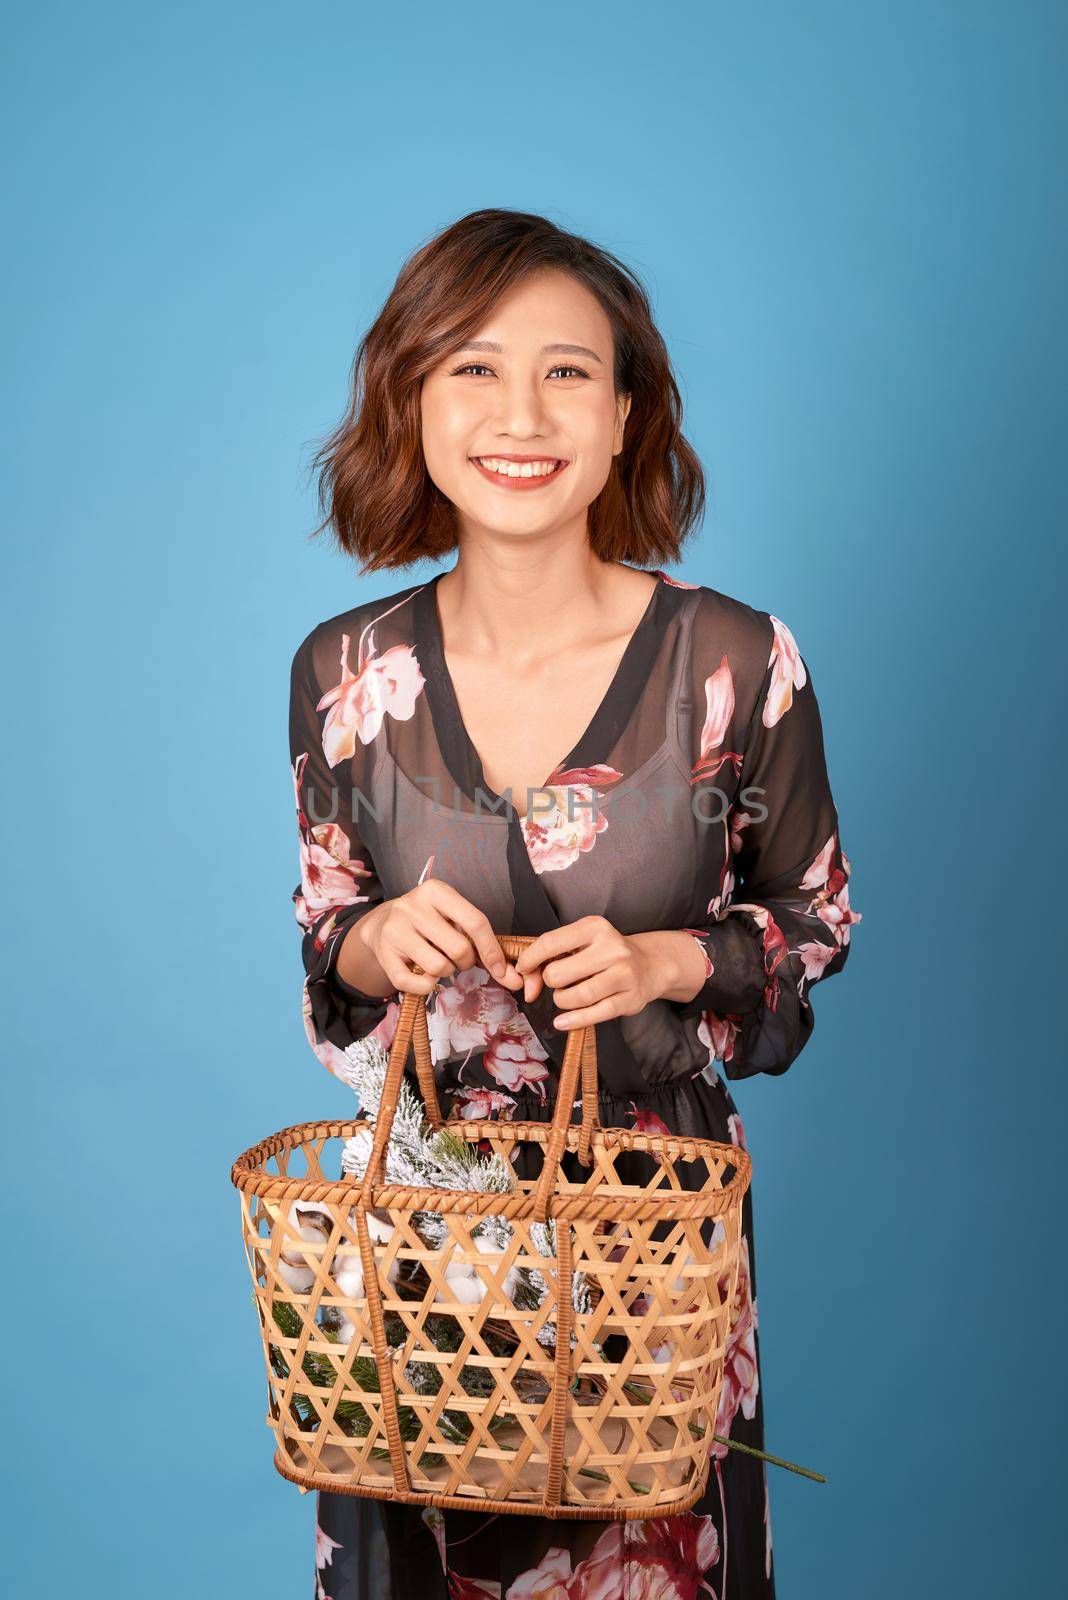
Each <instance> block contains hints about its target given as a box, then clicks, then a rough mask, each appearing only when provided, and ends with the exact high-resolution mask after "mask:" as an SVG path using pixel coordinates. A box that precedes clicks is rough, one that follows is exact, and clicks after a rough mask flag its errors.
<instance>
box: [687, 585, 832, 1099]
mask: <svg viewBox="0 0 1068 1600" xmlns="http://www.w3.org/2000/svg"><path fill="white" fill-rule="evenodd" d="M768 621H769V623H770V626H771V628H772V630H773V636H772V642H771V653H770V659H769V661H768V665H767V670H766V672H765V674H764V679H763V682H762V684H761V686H760V690H759V692H758V695H757V700H756V705H755V708H754V711H753V715H752V718H751V720H750V723H749V727H748V730H747V734H746V739H745V747H744V751H743V754H742V763H741V769H740V775H739V787H738V792H737V795H736V797H735V800H734V802H733V804H732V805H731V809H730V811H729V813H728V815H727V818H726V823H725V826H726V829H727V833H728V855H727V865H726V867H725V869H724V873H723V877H722V880H721V882H720V883H719V884H718V885H716V886H715V888H716V893H715V895H714V896H713V898H712V899H711V900H710V901H709V906H708V913H709V915H708V921H707V922H706V923H702V925H701V926H700V927H699V928H691V929H688V930H687V931H688V932H690V933H692V934H693V935H694V937H695V938H696V939H697V942H698V944H699V945H700V947H701V949H702V950H703V952H704V955H705V959H706V962H707V965H708V976H707V978H706V981H705V984H704V986H703V988H702V989H701V990H700V991H699V993H698V994H697V995H696V996H695V997H694V998H693V999H692V1000H690V1001H688V1002H686V1004H685V1005H683V1006H681V1007H679V1010H680V1011H681V1013H682V1015H683V1016H693V1015H695V1014H697V1013H698V1012H701V1013H703V1014H704V1017H705V1021H706V1024H707V1027H708V1030H709V1034H710V1038H711V1042H712V1046H713V1049H714V1052H715V1055H716V1058H717V1059H718V1060H720V1061H722V1063H723V1070H724V1072H725V1074H726V1076H727V1077H728V1078H746V1077H751V1076H753V1075H754V1074H755V1073H758V1072H766V1073H771V1074H778V1073H781V1072H785V1071H786V1069H787V1067H789V1066H790V1064H791V1063H792V1062H793V1061H794V1060H796V1058H797V1056H798V1055H799V1054H800V1052H801V1051H802V1050H803V1049H804V1047H805V1045H806V1044H807V1042H808V1039H809V1037H810V1035H811V1033H812V1029H813V1026H814V1021H815V1019H814V1016H813V1012H812V1003H811V999H810V995H811V991H812V988H813V986H814V985H815V984H817V983H819V982H821V981H822V980H823V979H825V978H828V977H830V976H831V975H832V974H833V973H835V972H841V970H842V968H843V967H844V966H845V964H846V960H847V958H848V955H849V931H850V928H851V926H852V925H853V924H855V923H858V922H859V921H860V920H861V919H860V913H859V912H857V911H853V910H851V909H850V905H849V861H848V858H847V857H846V855H845V853H844V851H843V850H842V846H841V840H840V837H839V827H838V813H837V810H836V807H835V804H834V799H833V797H832V794H831V788H830V783H829V780H828V775H827V764H826V757H825V751H824V741H823V727H822V723H821V719H820V712H819V705H818V703H817V700H816V694H815V690H814V688H813V683H812V675H811V673H810V672H809V670H808V667H807V665H806V663H805V661H804V660H803V658H802V656H801V654H800V652H799V650H798V648H797V645H796V643H795V641H794V637H793V635H792V633H791V632H790V630H789V628H788V627H787V626H786V624H785V623H783V622H781V621H780V620H779V619H778V618H777V617H772V616H770V615H769V616H768ZM740 937H741V938H744V940H745V943H744V944H743V943H740V942H739V941H740Z"/></svg>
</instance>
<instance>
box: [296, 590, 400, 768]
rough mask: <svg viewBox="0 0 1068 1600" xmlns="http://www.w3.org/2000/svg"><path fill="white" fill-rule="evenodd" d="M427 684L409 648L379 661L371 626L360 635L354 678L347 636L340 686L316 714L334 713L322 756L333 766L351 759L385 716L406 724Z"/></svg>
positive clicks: (343, 644) (343, 641)
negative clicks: (324, 710)
mask: <svg viewBox="0 0 1068 1600" xmlns="http://www.w3.org/2000/svg"><path fill="white" fill-rule="evenodd" d="M385 614H386V615H387V616H388V615H389V613H388V612H386V613H385ZM378 620H379V619H378V618H376V619H375V621H378ZM425 682H426V679H425V678H424V677H423V674H422V672H421V671H420V669H419V663H418V661H417V660H416V658H415V651H414V650H413V649H412V647H411V645H409V644H395V645H393V646H392V647H391V648H390V649H389V650H387V651H386V652H385V654H384V655H382V656H376V655H375V646H374V632H373V623H368V625H367V627H366V628H365V629H364V631H363V633H361V635H360V645H359V659H358V666H357V670H356V671H355V672H353V670H352V668H351V667H350V666H349V635H348V634H347V633H345V634H342V636H341V682H340V683H339V684H337V685H336V686H335V687H334V688H333V689H328V690H327V691H326V693H325V694H324V695H323V697H322V699H321V700H320V701H319V703H318V705H317V706H316V708H315V709H316V711H322V710H323V709H324V708H325V707H327V706H329V708H330V709H329V711H328V712H327V717H326V721H325V722H324V724H323V753H324V754H325V756H326V759H327V761H328V762H329V764H330V766H332V767H336V766H337V764H338V762H339V761H346V760H349V759H351V757H352V756H354V755H355V753H356V740H357V739H359V741H360V743H361V744H370V742H371V740H372V739H373V738H375V736H376V735H377V734H378V732H379V729H380V728H381V726H382V723H383V722H384V721H385V718H386V715H387V713H388V715H389V716H391V717H394V718H396V720H397V721H398V722H407V721H408V719H409V717H411V716H412V715H413V714H414V712H415V702H416V700H417V699H418V698H419V695H420V694H421V693H422V689H423V685H424V683H425Z"/></svg>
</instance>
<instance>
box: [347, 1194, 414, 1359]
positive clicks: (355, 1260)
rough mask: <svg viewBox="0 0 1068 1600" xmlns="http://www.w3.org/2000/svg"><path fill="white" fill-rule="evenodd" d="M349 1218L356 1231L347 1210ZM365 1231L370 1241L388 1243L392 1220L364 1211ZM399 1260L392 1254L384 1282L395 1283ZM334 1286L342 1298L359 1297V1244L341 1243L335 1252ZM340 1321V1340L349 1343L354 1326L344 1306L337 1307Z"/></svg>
mask: <svg viewBox="0 0 1068 1600" xmlns="http://www.w3.org/2000/svg"><path fill="white" fill-rule="evenodd" d="M349 1222H350V1225H351V1227H352V1229H353V1232H355V1229H356V1218H355V1214H354V1213H353V1212H351V1211H350V1212H349ZM367 1231H368V1233H369V1234H370V1235H371V1242H372V1243H373V1244H387V1243H388V1242H389V1240H390V1239H391V1238H392V1237H393V1232H394V1229H393V1224H392V1223H391V1222H385V1221H383V1220H382V1218H380V1217H376V1216H375V1214H374V1212H372V1211H369V1212H368V1213H367ZM400 1269H401V1263H400V1260H399V1258H398V1257H397V1256H394V1258H393V1260H392V1261H391V1262H390V1264H389V1266H388V1267H387V1268H386V1282H387V1283H396V1281H397V1278H398V1276H399V1274H400ZM333 1276H334V1287H335V1289H336V1290H337V1292H338V1294H339V1295H340V1296H341V1298H342V1299H343V1300H362V1299H363V1297H364V1293H363V1257H362V1256H361V1255H360V1250H359V1246H358V1245H348V1244H346V1245H342V1246H340V1247H339V1248H338V1249H337V1250H336V1251H335V1253H334V1274H333ZM338 1309H339V1312H340V1318H341V1320H340V1322H339V1324H338V1327H337V1336H338V1338H339V1339H340V1341H341V1343H342V1344H348V1343H349V1342H350V1341H351V1339H352V1337H353V1334H354V1333H355V1331H356V1329H355V1326H354V1325H353V1323H352V1322H350V1320H349V1318H348V1317H347V1316H346V1315H345V1310H344V1307H339V1308H338Z"/></svg>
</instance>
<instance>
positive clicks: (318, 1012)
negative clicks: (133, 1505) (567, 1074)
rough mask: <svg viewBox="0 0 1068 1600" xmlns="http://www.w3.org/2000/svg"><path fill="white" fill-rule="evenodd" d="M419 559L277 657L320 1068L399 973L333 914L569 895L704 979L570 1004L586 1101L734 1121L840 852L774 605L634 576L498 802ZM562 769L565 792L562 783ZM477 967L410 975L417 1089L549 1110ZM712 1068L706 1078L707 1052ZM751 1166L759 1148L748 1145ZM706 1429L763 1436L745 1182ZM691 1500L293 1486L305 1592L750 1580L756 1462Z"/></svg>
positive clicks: (521, 912)
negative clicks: (302, 1526) (585, 1052)
mask: <svg viewBox="0 0 1068 1600" xmlns="http://www.w3.org/2000/svg"><path fill="white" fill-rule="evenodd" d="M440 576H441V575H440V574H438V575H437V576H436V577H434V578H432V579H430V580H428V581H426V582H424V583H419V584H413V585H410V586H409V587H407V588H405V589H402V590H398V591H397V592H396V593H394V594H393V595H390V596H388V597H386V598H384V599H379V600H374V601H371V602H368V603H367V604H365V605H361V606H357V607H355V608H354V609H352V610H351V611H347V612H345V613H343V614H342V615H340V616H337V617H332V618H331V619H330V620H329V621H326V622H323V623H320V625H319V626H318V627H317V628H315V629H313V630H312V632H311V633H310V634H309V635H308V636H307V638H306V639H305V640H304V641H303V642H302V643H301V645H300V647H299V648H298V650H297V652H296V655H295V657H294V660H293V671H292V687H291V702H290V747H291V757H292V762H293V779H294V785H295V790H296V799H297V812H298V824H299V829H300V849H301V883H300V885H299V887H298V888H297V889H296V891H295V892H294V903H295V907H296V915H297V920H298V923H299V924H300V927H301V929H302V931H303V939H302V951H303V959H304V967H305V974H306V981H305V984H304V989H303V1008H304V1021H305V1027H306V1030H307V1034H308V1039H309V1042H310V1044H311V1046H312V1049H313V1050H314V1051H315V1053H316V1055H317V1056H318V1057H319V1060H320V1061H321V1062H322V1063H323V1065H324V1066H326V1067H327V1068H328V1069H330V1070H335V1069H336V1067H337V1065H338V1063H339V1061H340V1058H341V1053H342V1052H343V1051H344V1049H345V1047H346V1046H347V1045H349V1044H351V1043H352V1042H353V1041H354V1040H355V1039H359V1038H362V1037H364V1036H366V1035H368V1034H370V1033H376V1034H377V1036H378V1037H379V1038H380V1039H381V1041H382V1043H383V1044H384V1045H385V1046H386V1047H387V1048H388V1045H389V1043H390V1041H391V1039H392V1037H393V1032H394V1029H395V1026H396V1019H397V1014H398V998H397V997H387V998H377V997H374V996H371V995H367V994H365V993H363V992H362V991H360V990H358V989H354V988H352V987H351V985H349V984H347V983H346V982H345V981H344V980H343V979H342V978H340V977H339V976H338V974H337V972H336V970H335V966H336V960H337V952H338V948H339V946H340V944H341V942H342V939H343V937H344V934H345V932H346V931H347V929H348V928H349V927H350V925H351V924H352V923H353V922H354V921H355V920H356V918H358V917H360V916H362V915H363V914H364V913H365V912H366V911H367V910H369V909H370V908H371V907H372V906H374V905H376V904H378V903H379V902H380V901H381V900H382V899H383V898H384V897H388V898H391V897H394V896H397V895H401V894H403V893H405V892H406V891H407V890H409V889H411V888H413V887H414V886H415V885H416V884H417V883H419V882H421V881H422V880H423V879H424V878H426V877H429V876H435V877H438V878H440V879H443V880H445V881H447V882H449V883H451V884H452V885H453V886H454V887H455V888H456V889H457V890H459V892H460V893H461V894H463V895H464V896H465V898H466V899H468V900H470V901H471V902H472V903H473V904H475V905H477V906H478V907H479V908H480V909H481V910H482V911H484V912H485V913H486V915H487V916H488V917H489V919H490V922H491V924H492V926H493V927H494V928H495V929H496V930H497V931H498V932H513V933H523V934H538V933H542V932H545V931H546V930H548V929H550V928H554V927H558V926H561V925H566V924H569V923H571V922H574V921H577V920H578V918H579V917H582V916H586V915H589V914H591V913H596V914H599V915H602V916H604V917H605V918H606V919H607V920H608V921H609V922H610V923H611V924H612V926H613V927H615V928H617V929H618V930H619V931H620V932H622V933H638V932H644V931H648V930H652V929H661V928H673V929H685V930H688V931H689V932H691V933H692V934H693V936H694V937H695V938H697V939H698V940H699V942H700V944H701V947H702V949H703V951H704V953H705V957H706V962H707V968H708V973H707V979H706V982H705V985H704V987H703V988H702V990H701V991H700V993H699V994H698V995H696V996H695V998H694V999H693V1000H691V1001H690V1002H689V1003H687V1004H681V1003H676V1002H674V1001H669V1000H656V1001H653V1002H652V1003H651V1004H650V1005H648V1006H646V1008H645V1009H644V1010H643V1011H642V1012H641V1013H640V1014H639V1015H637V1016H632V1017H621V1018H613V1019H612V1020H611V1021H609V1022H606V1023H601V1024H598V1026H597V1030H596V1032H597V1053H598V1066H599V1073H600V1118H601V1122H602V1123H603V1124H605V1125H607V1126H622V1127H632V1126H635V1125H641V1124H645V1125H650V1124H651V1125H652V1126H659V1125H661V1124H662V1125H663V1126H664V1127H666V1128H667V1129H669V1130H671V1131H673V1132H679V1133H686V1134H696V1135H698V1136H700V1137H702V1138H708V1139H715V1140H720V1141H724V1142H726V1141H733V1142H735V1143H737V1144H740V1145H744V1143H745V1136H744V1132H743V1128H742V1120H741V1118H740V1116H739V1115H738V1110H737V1107H736V1106H735V1103H734V1101H733V1099H732V1097H731V1095H730V1093H729V1091H728V1088H727V1085H726V1083H725V1082H724V1076H725V1077H726V1078H727V1079H736V1078H745V1077H749V1076H751V1075H752V1074H754V1073H758V1072H765V1073H772V1074H776V1073H781V1072H785V1071H786V1069H787V1068H788V1067H789V1066H790V1064H791V1062H792V1061H793V1060H794V1059H795V1058H796V1056H797V1055H798V1053H799V1052H800V1051H801V1050H802V1049H803V1047H804V1045H805V1044H806V1043H807V1041H808V1038H809V1035H810V1034H811V1032H812V1028H813V1013H812V1003H811V993H812V989H813V986H814V985H815V984H816V983H818V982H820V981H821V980H822V979H824V978H827V977H829V976H830V975H831V974H832V973H835V972H839V971H841V969H842V967H843V966H844V965H845V962H846V958H847V956H848V953H849V936H850V928H851V925H852V924H854V923H856V922H858V921H859V920H860V918H859V915H858V913H856V912H855V911H852V910H851V909H850V907H849V886H848V879H849V862H848V860H847V858H846V856H845V854H844V852H843V850H842V847H841V842H840V839H839V831H838V815H837V811H836V809H835V805H834V800H833V798H832V794H831V789H830V785H829V782H828V776H827V769H826V762H825V756H824V746H823V732H822V727H821V722H820V714H819V709H818V705H817V701H816V696H815V692H814V689H813V684H812V679H811V675H810V674H809V672H808V670H807V667H806V664H805V662H804V660H803V659H802V657H801V655H800V653H799V651H798V649H797V646H796V644H795V642H794V639H793V636H792V634H791V632H790V630H789V628H787V627H786V625H785V624H784V623H783V622H781V621H780V620H779V619H778V618H776V617H773V616H771V615H770V614H769V613H767V612H763V611H758V610H754V609H753V608H752V607H750V606H748V605H745V604H744V603H742V602H741V601H738V600H734V599H731V598H730V597H728V596H727V595H724V594H721V593H719V592H718V591H717V590H715V589H711V588H708V587H706V586H704V585H695V584H688V583H682V582H680V581H679V580H678V579H675V578H671V577H669V576H668V575H667V574H666V573H664V572H661V571H658V572H656V573H655V574H651V576H655V578H656V580H657V581H656V584H655V587H654V589H653V590H652V592H651V594H650V599H649V602H648V605H647V608H646V610H645V613H644V615H643V617H642V619H641V621H640V623H639V624H638V626H637V628H636V630H635V632H634V633H633V634H632V636H631V638H630V640H629V642H628V644H627V647H626V650H625V651H624V653H623V656H622V659H621V660H620V662H619V665H618V668H617V670H616V673H615V676H614V677H613V679H612V682H611V684H610V687H609V689H608V691H607V693H606V694H605V696H604V699H603V700H602V702H601V704H600V706H599V707H598V709H597V711H596V713H595V715H594V717H593V719H592V721H591V722H590V725H589V727H588V728H587V729H586V732H585V733H584V734H583V735H582V737H581V739H580V740H579V742H578V744H577V745H576V746H575V747H574V749H572V750H570V751H569V752H568V753H567V755H566V756H565V757H564V758H563V759H562V760H561V761H560V763H559V765H558V766H557V767H556V768H555V769H554V771H553V772H552V773H550V774H549V775H548V777H547V779H546V783H545V787H544V789H543V790H539V791H535V792H534V793H533V794H532V796H531V797H530V801H529V804H527V805H526V806H525V810H526V811H527V815H526V816H521V815H520V814H519V812H518V811H517V810H516V809H515V808H514V807H513V806H512V805H511V804H510V800H509V799H508V797H501V796H497V795H495V794H494V792H493V790H492V789H490V788H489V786H488V785H487V783H486V781H485V778H484V776H483V773H482V767H481V762H480V760H479V757H478V753H477V751H476V750H475V748H474V746H473V744H472V742H471V740H470V738H469V737H468V734H467V731H466V729H465V727H464V723H463V720H462V718H461V716H460V711H459V706H458V703H457V699H456V694H455V691H454V688H453V684H452V681H451V679H450V676H449V672H448V668H447V666H446V663H445V655H444V650H443V645H442V632H441V624H440V616H439V612H438V607H437V598H436V590H437V584H438V581H439V579H440ZM569 793H570V804H569ZM553 1015H554V1008H553V1004H552V996H551V994H550V993H549V992H548V991H543V993H542V994H541V995H540V996H539V997H538V999H537V1000H536V1001H533V1002H530V1003H527V1002H525V1001H524V1000H523V999H522V998H520V997H517V996H516V994H515V993H513V991H511V990H508V989H505V988H503V987H502V986H501V985H499V984H498V983H496V982H495V981H494V979H493V978H492V977H491V976H490V975H489V973H487V972H486V971H485V970H483V969H482V968H481V967H477V968H474V969H473V970H471V971H468V972H462V973H458V974H457V975H456V976H455V977H454V978H453V979H451V980H450V979H446V980H444V982H443V984H442V987H441V988H440V990H439V991H437V992H436V993H435V994H434V995H432V996H431V997H430V1032H431V1042H432V1049H433V1055H434V1064H435V1074H436V1077H437V1079H438V1082H439V1086H440V1087H439V1093H440V1096H441V1100H442V1108H443V1110H445V1109H448V1108H450V1107H451V1108H452V1109H454V1110H457V1111H460V1112H461V1113H464V1114H467V1115H470V1116H486V1115H504V1116H515V1117H518V1118H524V1119H527V1118H531V1119H532V1118H541V1119H545V1118H549V1117H551V1115H552V1108H553V1101H554V1086H555V1082H556V1074H557V1071H558V1069H559V1065H560V1062H561V1060H562V1057H563V1049H564V1045H565V1043H566V1036H565V1035H564V1034H562V1033H561V1031H560V1030H558V1029H555V1028H553V1026H552V1017H553ZM717 1064H719V1066H721V1068H722V1074H723V1075H721V1073H720V1071H719V1070H717ZM757 1171H759V1163H757ZM734 1310H735V1321H734V1327H733V1331H732V1334H731V1340H730V1345H729V1348H728V1354H727V1360H726V1365H725V1372H724V1381H723V1390H722V1398H721V1402H720V1410H719V1415H718V1418H717V1423H716V1428H715V1432H717V1433H719V1434H721V1435H722V1436H724V1437H729V1438H732V1439H737V1440H740V1441H741V1442H742V1443H745V1444H749V1445H753V1446H756V1447H757V1448H758V1449H763V1448H764V1444H763V1438H764V1427H763V1412H762V1398H761V1392H760V1359H759V1342H758V1334H757V1296H756V1259H755V1254H754V1241H753V1202H752V1191H751V1190H750V1192H748V1193H747V1194H746V1197H745V1203H744V1208H743V1236H742V1258H741V1265H740V1269H739V1274H738V1288H737V1294H736V1303H735V1308H734ZM713 1450H714V1455H713V1460H712V1467H711V1471H710V1475H709V1483H708V1489H707V1492H706V1494H705V1495H704V1497H703V1498H702V1500H701V1501H700V1502H698V1504H697V1506H696V1507H695V1508H694V1510H693V1511H690V1512H687V1513H685V1514H684V1515H681V1516H674V1517H666V1518H655V1519H648V1520H640V1521H633V1522H628V1523H616V1522H571V1521H561V1520H549V1519H543V1518H539V1517H535V1516H526V1515H523V1516H502V1515H496V1514H488V1513H480V1512H474V1511H471V1512H468V1511H463V1512H459V1511H446V1512H440V1511H437V1510H430V1509H424V1508H422V1507H418V1506H404V1505H396V1504H390V1503H387V1502H381V1501H377V1500H366V1499H360V1498H356V1497H353V1496H348V1495H338V1494H326V1493H322V1494H320V1495H319V1496H318V1515H317V1526H316V1552H315V1555H316V1589H315V1593H316V1596H317V1597H318V1600H383V1597H385V1596H393V1597H396V1600H408V1597H409V1596H411V1597H418V1600H431V1597H435V1596H437V1597H442V1600H445V1597H448V1600H476V1597H478V1600H485V1597H491V1596H492V1597H495V1600H497V1597H499V1600H535V1597H540V1600H565V1597H566V1600H624V1597H626V1600H638V1597H639V1596H641V1597H647V1600H676V1597H678V1600H683V1597H686V1600H689V1597H696V1596H697V1595H698V1594H708V1593H712V1594H714V1595H715V1596H716V1597H717V1600H727V1597H732V1600H773V1596H774V1574H773V1563H772V1551H771V1528H770V1517H769V1507H768V1483H767V1469H766V1467H765V1465H764V1463H763V1462H762V1461H761V1460H760V1459H759V1458H758V1457H755V1456H749V1455H746V1454H745V1453H744V1452H742V1451H738V1450H731V1449H729V1448H728V1447H726V1446H724V1445H721V1444H715V1445H714V1446H713Z"/></svg>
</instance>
